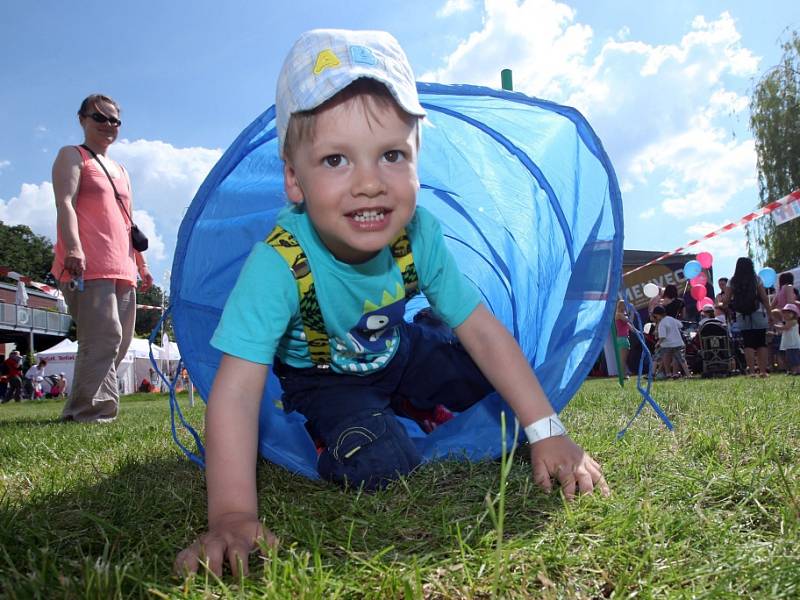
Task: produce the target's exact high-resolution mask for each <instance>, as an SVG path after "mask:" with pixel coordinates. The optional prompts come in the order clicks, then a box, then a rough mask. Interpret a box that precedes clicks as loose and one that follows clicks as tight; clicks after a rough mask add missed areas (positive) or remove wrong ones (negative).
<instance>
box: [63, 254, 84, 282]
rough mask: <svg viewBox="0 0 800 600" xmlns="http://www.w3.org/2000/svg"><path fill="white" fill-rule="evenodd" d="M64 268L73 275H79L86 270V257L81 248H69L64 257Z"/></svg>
mask: <svg viewBox="0 0 800 600" xmlns="http://www.w3.org/2000/svg"><path fill="white" fill-rule="evenodd" d="M64 270H65V271H67V272H68V273H70V274H71V275H72V276H73V277H80V276H81V275H83V272H84V271H85V270H86V257H85V256H84V255H83V250H80V249H78V250H70V251H68V252H67V255H66V256H65V257H64Z"/></svg>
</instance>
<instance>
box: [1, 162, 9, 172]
mask: <svg viewBox="0 0 800 600" xmlns="http://www.w3.org/2000/svg"><path fill="white" fill-rule="evenodd" d="M8 166H11V161H10V160H0V171H2V170H3V169H5V168H6V167H8Z"/></svg>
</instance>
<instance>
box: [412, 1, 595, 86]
mask: <svg viewBox="0 0 800 600" xmlns="http://www.w3.org/2000/svg"><path fill="white" fill-rule="evenodd" d="M574 16H575V11H574V10H573V9H572V8H570V7H569V6H567V5H565V4H560V3H558V2H554V1H553V0H524V1H523V2H517V1H516V0H486V1H485V3H484V19H483V28H482V29H481V30H480V31H475V32H472V33H471V34H470V35H469V36H468V37H467V39H465V40H464V41H462V42H461V44H459V45H458V47H457V48H456V49H455V51H454V52H453V53H452V54H451V55H450V56H449V57H447V58H446V59H445V63H446V64H445V65H444V66H443V67H441V68H440V69H436V70H433V71H429V72H427V73H424V74H423V75H421V76H420V79H422V80H427V81H440V82H444V83H472V84H478V85H489V86H493V87H498V84H499V81H500V74H499V72H500V69H501V68H510V69H512V70H513V71H514V80H515V88H516V89H519V90H521V91H525V92H527V93H531V94H534V95H539V96H543V97H554V96H560V95H561V87H562V82H563V81H564V80H568V79H570V78H571V77H575V78H576V79H577V78H578V75H577V73H578V72H579V71H581V70H583V69H585V68H584V67H582V64H581V63H582V60H583V56H584V55H585V53H586V51H587V48H588V43H589V41H590V40H591V36H592V30H591V28H590V27H589V26H587V25H580V24H577V25H576V24H572V20H573V19H574Z"/></svg>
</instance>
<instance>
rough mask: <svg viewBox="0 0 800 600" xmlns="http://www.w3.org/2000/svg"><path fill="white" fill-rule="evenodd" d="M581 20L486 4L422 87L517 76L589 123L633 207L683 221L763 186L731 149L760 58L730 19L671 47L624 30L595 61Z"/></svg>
mask: <svg viewBox="0 0 800 600" xmlns="http://www.w3.org/2000/svg"><path fill="white" fill-rule="evenodd" d="M577 17H578V15H577V14H576V12H575V11H574V10H573V9H572V8H570V7H569V6H567V5H566V4H562V3H559V2H557V1H555V0H522V1H519V2H518V1H516V0H485V3H484V19H483V23H482V26H481V28H480V29H479V30H476V31H474V32H472V33H470V34H469V35H468V36H467V37H466V38H465V39H464V40H463V41H462V42H461V44H459V45H458V47H457V48H456V49H455V50H454V51H453V52H452V53H451V54H450V55H449V56H447V57H445V58H444V59H443V66H442V67H441V68H439V69H435V70H432V71H430V72H428V73H425V74H424V75H423V76H422V77H421V78H422V79H432V80H436V81H442V82H452V83H471V84H479V85H489V86H492V87H498V83H499V69H500V68H503V67H507V68H511V69H512V70H513V71H514V86H515V89H517V90H519V91H522V92H525V93H527V94H531V95H535V96H539V97H543V98H547V99H550V100H554V101H556V102H561V103H564V104H567V105H570V106H575V107H576V108H578V109H579V110H580V111H581V112H582V113H583V114H584V115H585V116H586V117H587V118H588V119H589V121H590V123H591V124H592V127H593V128H594V129H595V131H597V133H598V135H599V136H600V138H601V140H603V143H604V146H605V148H606V150H607V151H608V153H609V156H610V157H611V159H612V162H613V164H614V165H615V168H616V170H617V173H618V176H619V180H620V181H622V182H624V185H625V188H626V198H629V199H631V200H632V201H634V202H635V203H636V204H638V205H645V206H653V205H654V204H655V203H660V204H661V209H662V211H663V212H666V213H667V214H669V215H672V216H675V217H689V216H692V215H699V214H706V213H708V214H710V213H714V212H721V211H724V209H725V207H726V205H727V204H728V203H729V202H730V200H731V199H732V197H733V196H734V195H735V194H737V193H739V192H741V191H742V190H744V189H746V188H749V187H754V186H755V150H754V145H753V142H752V140H750V139H738V140H737V139H733V138H732V136H731V135H730V133H729V132H728V131H729V129H728V126H729V121H728V120H729V118H730V116H731V115H735V114H738V113H741V112H742V111H744V110H746V108H747V105H748V98H747V96H746V95H743V94H746V93H747V90H748V88H749V85H750V77H751V76H752V75H754V74H755V73H757V70H758V63H759V58H758V57H756V56H754V55H753V53H752V52H751V51H750V50H748V49H747V48H744V47H743V46H742V44H741V35H740V34H739V32H738V30H737V28H736V22H735V21H734V19H733V18H732V17H731V15H730V14H729V13H727V12H724V13H722V14H721V15H719V17H718V18H716V19H712V20H709V19H706V18H705V17H703V16H697V17H695V19H693V21H692V23H691V25H690V27H689V29H688V31H686V32H685V33H684V35H683V36H682V37H681V38H680V39H679V40H676V41H675V42H674V43H669V44H661V45H653V44H649V43H647V42H645V41H642V40H635V39H630V38H631V33H630V31H629V30H628V29H627V28H626V27H623V28H622V29H620V31H619V33H618V35H617V38H616V39H608V40H606V41H605V42H603V43H602V45H601V46H600V47H599V50H598V51H597V52H596V53H591V52H590V48H591V42H592V38H593V31H592V29H591V28H590V27H589V26H587V25H585V24H582V23H580V22H579V21H578V20H577ZM648 215H649V211H645V212H644V213H643V217H642V218H648Z"/></svg>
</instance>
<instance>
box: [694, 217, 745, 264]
mask: <svg viewBox="0 0 800 600" xmlns="http://www.w3.org/2000/svg"><path fill="white" fill-rule="evenodd" d="M726 224H727V223H714V222H709V221H699V222H697V223H695V224H693V225H690V226H689V227H687V228H686V233H687V234H689V235H690V236H691V237H692V239H696V238H698V237H702V236H704V235H706V234H708V233H711V232H712V231H716V230H717V229H719V228H720V227H722V226H723V225H726ZM746 244H747V238H746V236H745V232H744V229H743V228H742V227H737V228H735V229H731V230H730V231H726V232H725V233H722V234H720V235H718V236H717V237H713V238H711V239H708V240H703V241H701V242H700V243H698V244H696V245H694V246H692V249H691V251H692V252H693V253H695V254H697V253H700V252H710V253H711V255H712V256H714V257H715V258H738V257H740V256H742V255H743V254H746V251H745V247H746Z"/></svg>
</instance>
